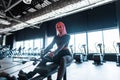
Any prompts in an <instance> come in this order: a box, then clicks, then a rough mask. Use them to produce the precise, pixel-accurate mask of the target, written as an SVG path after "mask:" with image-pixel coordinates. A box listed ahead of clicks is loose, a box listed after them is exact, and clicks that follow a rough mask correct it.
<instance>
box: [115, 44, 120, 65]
mask: <svg viewBox="0 0 120 80" xmlns="http://www.w3.org/2000/svg"><path fill="white" fill-rule="evenodd" d="M117 46H118V51H119V52H118V53H117V54H116V56H117V61H116V63H117V64H116V65H117V66H120V43H119V42H118V43H117Z"/></svg>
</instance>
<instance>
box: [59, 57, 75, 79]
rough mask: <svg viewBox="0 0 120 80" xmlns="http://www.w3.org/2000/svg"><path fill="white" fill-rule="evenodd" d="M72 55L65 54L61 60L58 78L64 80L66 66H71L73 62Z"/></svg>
mask: <svg viewBox="0 0 120 80" xmlns="http://www.w3.org/2000/svg"><path fill="white" fill-rule="evenodd" d="M72 60H73V58H72V56H69V55H66V56H63V57H62V58H61V60H60V66H59V68H58V74H57V80H62V77H63V76H64V74H65V71H66V67H67V66H69V65H70V64H71V62H72Z"/></svg>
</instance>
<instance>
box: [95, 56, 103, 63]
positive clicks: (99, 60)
mask: <svg viewBox="0 0 120 80" xmlns="http://www.w3.org/2000/svg"><path fill="white" fill-rule="evenodd" d="M93 60H94V64H97V65H100V64H103V56H102V55H101V54H94V55H93Z"/></svg>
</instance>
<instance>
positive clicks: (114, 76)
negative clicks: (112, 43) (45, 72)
mask: <svg viewBox="0 0 120 80" xmlns="http://www.w3.org/2000/svg"><path fill="white" fill-rule="evenodd" d="M0 65H1V68H0V72H2V71H4V72H7V73H9V74H10V75H11V76H12V75H14V76H16V77H17V74H18V72H19V70H21V69H22V70H24V71H26V72H29V71H32V70H33V69H34V68H35V67H36V65H35V66H33V65H32V62H27V63H25V64H21V63H18V62H12V59H9V58H4V59H3V60H0ZM56 75H57V73H55V74H53V76H52V79H53V80H55V79H56ZM119 75H120V66H116V62H110V61H106V62H105V63H103V65H94V64H93V61H92V60H89V61H87V62H83V63H75V61H73V63H72V64H71V65H70V66H69V67H68V68H67V80H120V77H119ZM44 80H47V79H44Z"/></svg>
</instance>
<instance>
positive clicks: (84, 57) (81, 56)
mask: <svg viewBox="0 0 120 80" xmlns="http://www.w3.org/2000/svg"><path fill="white" fill-rule="evenodd" d="M79 49H80V50H81V49H83V52H81V53H75V54H74V59H75V60H76V62H78V63H82V62H83V61H87V60H88V59H87V55H88V54H87V51H86V45H85V44H83V45H82V46H81V47H79Z"/></svg>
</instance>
